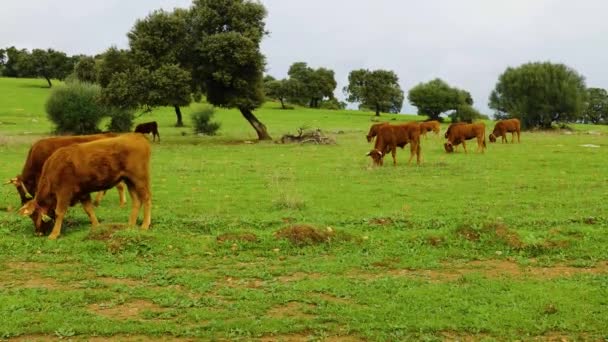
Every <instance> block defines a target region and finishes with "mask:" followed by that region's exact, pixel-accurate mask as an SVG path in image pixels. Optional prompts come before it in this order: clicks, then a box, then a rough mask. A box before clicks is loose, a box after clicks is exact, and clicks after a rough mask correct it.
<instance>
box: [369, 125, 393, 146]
mask: <svg viewBox="0 0 608 342" xmlns="http://www.w3.org/2000/svg"><path fill="white" fill-rule="evenodd" d="M386 125H390V124H389V123H388V122H381V123H377V124H373V125H372V126H371V127H370V128H369V133H367V136H366V138H367V142H372V141H373V140H374V138H375V137H376V136H377V135H378V130H379V129H380V127H382V126H386Z"/></svg>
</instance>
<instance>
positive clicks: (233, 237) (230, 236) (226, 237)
mask: <svg viewBox="0 0 608 342" xmlns="http://www.w3.org/2000/svg"><path fill="white" fill-rule="evenodd" d="M226 241H231V242H257V241H258V237H257V236H256V235H255V234H253V233H246V232H244V233H224V234H221V235H218V236H217V242H219V243H224V242H226Z"/></svg>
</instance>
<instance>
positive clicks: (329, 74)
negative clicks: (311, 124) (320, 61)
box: [287, 62, 338, 108]
mask: <svg viewBox="0 0 608 342" xmlns="http://www.w3.org/2000/svg"><path fill="white" fill-rule="evenodd" d="M287 74H288V75H289V80H290V81H292V82H293V83H292V87H291V88H292V89H294V90H295V93H294V94H292V95H291V97H290V98H291V101H293V102H295V103H298V104H301V105H308V106H309V107H310V108H319V107H320V106H321V103H322V101H323V100H331V99H333V98H334V90H335V89H336V86H337V85H338V83H337V82H336V78H335V73H334V71H333V70H330V69H327V68H322V67H321V68H317V69H313V68H311V67H309V66H308V64H307V63H305V62H296V63H293V64H292V65H291V66H290V67H289V71H288V72H287Z"/></svg>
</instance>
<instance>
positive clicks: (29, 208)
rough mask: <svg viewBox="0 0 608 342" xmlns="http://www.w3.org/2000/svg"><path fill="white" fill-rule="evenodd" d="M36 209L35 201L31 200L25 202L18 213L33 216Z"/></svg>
mask: <svg viewBox="0 0 608 342" xmlns="http://www.w3.org/2000/svg"><path fill="white" fill-rule="evenodd" d="M35 210H36V203H34V201H29V202H27V203H25V204H24V205H23V207H21V208H20V209H19V212H18V213H19V215H21V216H31V215H32V214H33V213H34V211H35Z"/></svg>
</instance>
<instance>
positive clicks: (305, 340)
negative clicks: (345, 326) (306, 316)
mask: <svg viewBox="0 0 608 342" xmlns="http://www.w3.org/2000/svg"><path fill="white" fill-rule="evenodd" d="M258 341H259V342H310V341H323V342H359V341H365V340H364V339H361V338H358V337H355V336H328V337H323V338H319V337H317V336H315V335H314V334H312V333H311V334H306V333H299V334H284V335H269V336H263V337H261V338H260V339H258Z"/></svg>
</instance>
